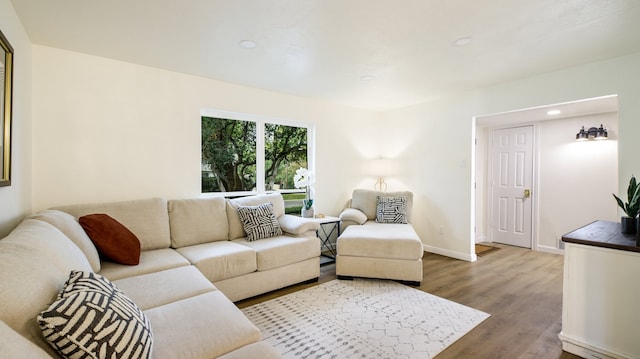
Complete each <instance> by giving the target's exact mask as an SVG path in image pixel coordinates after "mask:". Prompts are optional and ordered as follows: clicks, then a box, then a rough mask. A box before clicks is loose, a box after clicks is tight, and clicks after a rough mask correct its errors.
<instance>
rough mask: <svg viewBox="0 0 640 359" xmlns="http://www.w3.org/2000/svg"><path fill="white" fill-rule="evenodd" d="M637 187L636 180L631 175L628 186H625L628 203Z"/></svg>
mask: <svg viewBox="0 0 640 359" xmlns="http://www.w3.org/2000/svg"><path fill="white" fill-rule="evenodd" d="M637 187H638V183H637V182H636V177H635V176H631V179H630V180H629V188H627V201H629V203H631V200H632V199H633V196H634V195H635V193H636V190H637Z"/></svg>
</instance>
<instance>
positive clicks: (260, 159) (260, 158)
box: [256, 121, 265, 193]
mask: <svg viewBox="0 0 640 359" xmlns="http://www.w3.org/2000/svg"><path fill="white" fill-rule="evenodd" d="M264 134H265V130H264V121H257V122H256V189H257V191H258V193H263V192H265V184H264V182H265V171H264V166H265V160H264V155H265V150H264V145H265V141H264Z"/></svg>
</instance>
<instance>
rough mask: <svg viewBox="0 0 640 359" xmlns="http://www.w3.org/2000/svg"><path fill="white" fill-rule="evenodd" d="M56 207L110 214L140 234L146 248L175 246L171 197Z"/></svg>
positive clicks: (76, 213) (80, 213)
mask: <svg viewBox="0 0 640 359" xmlns="http://www.w3.org/2000/svg"><path fill="white" fill-rule="evenodd" d="M53 209H57V210H60V211H64V212H67V213H70V214H71V215H73V216H75V217H77V218H80V217H82V216H85V215H87V214H94V213H105V214H108V215H109V216H111V217H113V218H114V219H115V220H117V221H118V222H120V223H122V224H123V225H124V226H125V227H127V229H129V230H130V231H131V232H133V234H135V235H136V237H138V239H139V240H140V248H141V249H142V250H143V251H147V250H150V249H159V248H169V247H170V246H171V234H170V231H169V213H168V211H167V201H166V200H165V199H163V198H151V199H143V200H135V201H123V202H109V203H96V204H78V205H71V206H63V207H55V208H53Z"/></svg>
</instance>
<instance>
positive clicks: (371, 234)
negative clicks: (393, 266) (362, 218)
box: [337, 221, 424, 260]
mask: <svg viewBox="0 0 640 359" xmlns="http://www.w3.org/2000/svg"><path fill="white" fill-rule="evenodd" d="M337 245H338V254H339V255H340V256H354V257H368V258H386V259H405V260H417V259H420V258H422V255H423V254H424V253H423V252H424V249H423V247H422V242H421V241H420V237H418V235H417V234H416V231H415V230H414V229H413V226H412V225H411V224H396V223H375V222H371V221H369V222H366V223H365V224H364V225H362V226H349V227H348V228H347V229H345V230H344V232H342V234H341V235H340V237H339V238H338V244H337Z"/></svg>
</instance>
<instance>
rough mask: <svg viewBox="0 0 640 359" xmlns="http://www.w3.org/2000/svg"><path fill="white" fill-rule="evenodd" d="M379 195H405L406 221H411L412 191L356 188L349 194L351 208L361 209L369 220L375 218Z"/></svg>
mask: <svg viewBox="0 0 640 359" xmlns="http://www.w3.org/2000/svg"><path fill="white" fill-rule="evenodd" d="M378 196H381V197H400V196H405V197H407V222H409V223H411V214H412V212H413V193H412V192H410V191H397V192H379V191H372V190H368V189H356V190H354V191H353V195H352V196H351V208H356V209H359V210H360V211H362V213H364V214H365V215H366V216H367V219H369V220H375V219H376V210H377V208H378V202H377V198H378Z"/></svg>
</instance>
